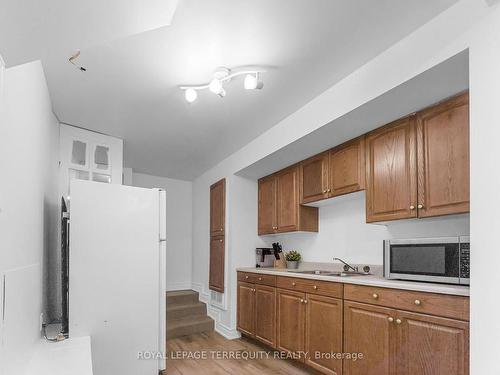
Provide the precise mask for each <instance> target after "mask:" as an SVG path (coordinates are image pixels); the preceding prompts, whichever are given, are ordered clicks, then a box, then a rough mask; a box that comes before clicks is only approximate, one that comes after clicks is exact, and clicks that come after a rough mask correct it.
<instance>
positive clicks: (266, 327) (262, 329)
mask: <svg viewBox="0 0 500 375" xmlns="http://www.w3.org/2000/svg"><path fill="white" fill-rule="evenodd" d="M254 294H255V338H256V339H257V340H260V341H262V342H263V343H264V344H266V345H269V346H271V347H272V346H274V345H275V344H276V288H274V287H272V286H266V285H256V286H255V292H254Z"/></svg>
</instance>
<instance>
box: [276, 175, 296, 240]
mask: <svg viewBox="0 0 500 375" xmlns="http://www.w3.org/2000/svg"><path fill="white" fill-rule="evenodd" d="M298 172H299V171H298V168H296V167H293V168H289V169H285V170H284V171H281V172H279V173H278V174H277V177H276V178H277V182H278V194H277V210H278V211H277V218H278V219H277V223H278V230H279V231H280V232H290V231H294V230H297V227H298V221H297V218H298V209H299V194H298V193H299V178H298V177H299V176H298Z"/></svg>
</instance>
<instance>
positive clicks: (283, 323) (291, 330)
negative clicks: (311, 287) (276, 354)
mask: <svg viewBox="0 0 500 375" xmlns="http://www.w3.org/2000/svg"><path fill="white" fill-rule="evenodd" d="M276 300H277V308H278V313H277V316H278V327H277V332H276V348H277V349H278V350H284V351H287V352H291V353H296V355H297V356H300V357H301V358H303V355H302V354H301V353H303V352H304V333H305V303H304V301H305V294H304V293H301V292H295V291H292V290H285V289H278V290H277V291H276Z"/></svg>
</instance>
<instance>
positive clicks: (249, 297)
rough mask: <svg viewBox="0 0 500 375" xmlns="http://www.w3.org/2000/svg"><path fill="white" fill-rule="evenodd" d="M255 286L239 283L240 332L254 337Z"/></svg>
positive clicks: (238, 309)
mask: <svg viewBox="0 0 500 375" xmlns="http://www.w3.org/2000/svg"><path fill="white" fill-rule="evenodd" d="M254 290H255V285H254V284H249V283H244V282H241V281H240V282H238V306H237V313H238V330H239V331H241V332H243V333H245V334H247V335H249V336H253V335H254V333H255V292H254Z"/></svg>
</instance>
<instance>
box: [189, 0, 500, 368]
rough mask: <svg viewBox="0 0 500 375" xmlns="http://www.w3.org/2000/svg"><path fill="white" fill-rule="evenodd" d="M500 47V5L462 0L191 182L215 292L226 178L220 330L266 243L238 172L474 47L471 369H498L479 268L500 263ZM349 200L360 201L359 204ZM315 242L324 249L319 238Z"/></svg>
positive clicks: (492, 305) (494, 325)
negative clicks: (214, 191)
mask: <svg viewBox="0 0 500 375" xmlns="http://www.w3.org/2000/svg"><path fill="white" fill-rule="evenodd" d="M497 4H498V3H497ZM499 44H500V7H499V6H498V5H496V6H493V7H489V6H488V4H487V3H486V2H485V1H482V0H461V1H459V2H458V3H457V4H456V5H454V6H453V7H451V8H450V9H448V10H447V11H445V12H443V13H442V14H440V15H439V16H438V17H436V18H435V19H433V20H431V21H430V22H429V23H427V24H426V25H424V26H422V27H421V28H420V29H418V30H417V31H415V32H414V33H413V34H411V35H410V36H408V37H407V38H405V39H403V40H402V41H400V42H398V43H397V44H395V45H394V46H392V47H391V48H389V49H388V50H386V51H385V52H384V53H382V54H381V55H379V56H378V57H376V58H375V59H373V60H372V61H370V62H369V63H368V64H366V65H365V66H363V67H361V68H360V69H358V70H357V71H355V72H354V73H352V74H351V75H350V76H348V77H346V78H345V79H344V80H342V81H341V82H339V83H338V84H336V85H335V86H333V87H331V88H330V89H329V90H327V91H326V92H324V93H323V94H321V95H319V96H318V97H317V98H316V99H314V100H313V101H311V102H310V103H308V104H306V105H305V106H304V107H303V108H301V109H300V110H298V111H297V112H295V113H294V114H292V115H290V116H289V117H287V118H285V119H284V120H283V121H281V122H280V123H278V124H277V125H276V126H274V127H273V128H271V129H270V130H268V131H267V132H265V133H264V134H262V135H261V136H259V137H258V138H256V139H255V140H254V141H252V142H250V143H249V144H248V145H246V146H245V147H243V148H242V149H241V150H239V151H238V152H236V153H234V154H233V155H231V156H230V157H228V158H227V159H225V160H224V161H222V162H221V163H219V164H218V165H217V166H215V167H214V168H212V169H210V170H209V171H207V172H205V173H204V174H203V175H201V176H200V177H198V178H197V179H196V180H195V181H194V182H193V259H194V260H196V261H193V286H198V289H199V290H200V291H201V292H202V295H205V296H207V295H208V292H207V291H208V286H207V284H208V266H207V262H208V252H209V242H208V239H209V235H208V225H209V224H208V220H209V210H208V207H209V193H208V192H209V186H210V184H212V183H214V182H215V181H217V180H218V179H220V178H223V177H226V179H227V185H226V191H227V211H228V222H227V223H226V228H227V234H228V236H229V238H228V241H227V242H228V243H227V245H226V246H227V248H226V258H227V264H228V267H229V268H228V270H227V271H226V273H227V276H228V277H226V288H227V294H228V297H229V298H228V301H229V304H228V310H227V311H224V310H222V311H217V312H214V313H213V314H212V315H213V316H215V317H216V319H218V322H217V327H218V329H219V330H220V331H221V332H223V333H225V334H226V335H227V336H228V337H231V336H235V335H237V333H236V331H235V330H234V328H235V323H236V317H235V297H234V295H235V291H236V280H235V276H236V274H235V271H234V268H235V267H237V266H239V265H247V266H249V265H251V264H252V263H253V249H254V248H255V247H256V246H259V245H261V244H262V239H260V238H258V237H257V236H256V232H257V230H256V222H257V220H256V207H257V190H256V189H257V188H256V185H255V183H254V182H253V183H252V182H250V181H245V179H242V178H241V177H237V176H234V173H236V172H238V171H239V170H241V169H243V168H245V167H247V166H249V165H251V164H253V163H254V162H256V161H258V160H260V159H262V158H263V157H265V156H267V155H269V154H270V153H271V152H274V151H275V150H277V149H279V148H281V147H283V146H285V145H287V144H289V143H291V142H293V141H295V140H297V139H299V138H301V137H303V136H305V135H307V134H309V133H310V132H312V131H314V130H316V129H318V128H319V127H321V126H323V125H325V124H327V123H329V122H331V121H333V120H335V119H336V118H339V117H340V116H342V115H344V114H346V113H347V112H349V111H351V110H353V109H355V108H357V107H359V106H360V105H362V104H364V103H366V102H367V101H370V100H372V99H374V98H376V97H378V96H379V95H381V94H383V93H385V92H387V91H388V90H390V89H392V88H394V87H396V86H398V85H399V84H402V83H404V82H405V81H407V80H409V79H411V78H413V77H415V76H416V75H418V74H420V73H422V72H423V71H425V70H427V69H429V68H431V67H433V66H435V65H437V64H438V63H440V62H442V61H444V60H446V59H447V58H449V57H451V56H453V55H455V54H457V53H459V52H461V51H463V50H465V49H467V48H468V49H469V56H470V67H471V71H470V97H471V176H472V178H471V219H470V233H471V236H472V250H473V253H472V264H473V266H472V267H473V268H472V274H473V276H472V278H473V279H472V285H471V294H472V298H471V317H472V324H471V327H472V330H471V337H472V341H471V370H472V371H471V374H473V375H475V374H483V373H491V374H493V373H500V362H498V361H497V359H496V357H497V351H498V345H497V342H496V340H497V337H498V336H499V335H500V323H499V320H498V319H497V317H496V316H494V315H495V311H498V308H500V302H498V301H497V299H496V298H493V297H494V296H496V295H497V294H498V291H497V290H496V289H497V287H498V285H500V279H499V278H500V275H499V274H498V273H495V272H478V271H476V272H475V271H474V270H487V269H491V265H492V264H499V263H500V252H499V251H498V249H497V248H498V246H495V244H496V242H497V239H496V237H497V232H498V228H500V216H499V215H498V209H497V207H498V204H497V202H496V200H495V197H496V195H497V193H498V191H500V168H498V166H497V165H496V164H495V161H497V160H499V157H498V155H497V154H498V153H497V152H496V150H497V146H496V143H497V142H498V141H497V140H498V138H499V135H500V134H499V132H500V128H499V126H498V124H500V118H499V116H500V114H498V111H495V108H496V107H497V105H498V100H499V98H498V92H499V91H500V77H499V75H500V72H499V69H500V68H499V66H500V48H499ZM332 103H334V105H333V104H332ZM238 198H239V199H238ZM345 204H348V203H345ZM351 204H352V205H353V207H352V208H355V206H356V204H358V205H359V204H360V202H359V201H358V202H357V203H356V202H352V203H351ZM346 208H347V207H346ZM332 210H333V209H332ZM357 210H358V211H356V210H355V212H357V215H358V217H357V218H356V216H355V215H356V213H355V212H354V213H353V215H354V216H353V217H352V218H351V219H350V220H352V222H351V223H355V224H356V225H358V226H362V223H360V220H361V217H360V215H361V213H360V212H361V211H360V210H359V206H358V209H357ZM325 215H326V217H327V221H328V220H329V218H328V215H329V213H328V211H327V212H323V213H322V216H323V218H324V217H325ZM330 215H332V213H330ZM330 220H331V225H332V227H333V225H335V222H336V219H335V216H334V215H332V216H330ZM466 220H467V219H464V218H459V219H457V220H456V221H455V222H454V223H453V222H449V224H444V226H443V228H442V229H443V234H445V233H444V232H448V231H449V232H450V233H451V232H462V231H463V230H464V229H466V227H467V222H466ZM429 223H430V222H429ZM429 223H425V222H424V223H423V224H420V225H419V227H420V226H422V227H420V229H417V231H420V230H421V231H422V233H424V232H427V230H429V231H430V230H431V229H432V233H430V234H431V235H439V233H437V231H435V228H437V227H435V225H434V224H429ZM242 225H246V227H245V228H244V227H242ZM321 225H322V226H324V224H321ZM338 225H340V224H338ZM408 225H409V224H408ZM405 227H406V228H405ZM394 228H395V229H391V228H390V229H388V232H387V234H391V235H395V233H396V232H393V231H396V230H397V231H401V232H399V233H398V234H401V233H409V234H411V233H415V232H414V230H415V229H412V228H411V227H410V226H408V227H407V226H406V224H402V226H401V227H399V228H398V226H396V227H394ZM385 230H386V229H384V228H378V229H374V228H368V227H366V228H364V229H363V231H364V233H370V234H369V235H370V236H373V237H371V238H373V239H375V238H376V240H373V241H375V242H377V241H379V240H380V239H381V238H382V237H384V236H385V233H383V231H385ZM439 232H441V230H439ZM321 237H322V238H323V235H321ZM347 240H348V239H347V236H346V237H345V238H343V239H342V241H340V242H341V243H344V244H345V243H346V241H347ZM266 241H267V240H266ZM301 241H305V242H307V241H309V242H310V243H312V242H314V241H313V240H301ZM320 241H321V242H322V243H323V244H324V245H325V246H326V245H327V244H328V242H329V241H330V239H329V238H328V235H326V237H324V240H323V239H322V240H320ZM371 241H372V240H370V241H369V242H368V243H365V245H367V247H366V249H365V250H354V251H355V252H356V254H357V255H356V258H357V259H367V260H370V259H372V258H371V257H372V255H371V254H369V253H368V252H369V251H375V250H369V249H372V246H374V245H372V244H371ZM305 242H303V243H305ZM375 242H373V243H375ZM360 244H361V242H360ZM314 246H317V248H319V245H318V244H314ZM330 248H331V247H330ZM346 249H347V247H346V245H344V246H343V250H342V251H344V252H346V253H347V252H349V254H352V251H353V250H351V249H349V250H346ZM373 249H375V247H373ZM358 251H366V253H362V252H358ZM308 252H311V254H309V253H308ZM318 254H319V253H316V252H314V254H313V251H310V250H306V255H307V257H309V256H310V257H311V258H315V257H318V258H321V259H326V258H325V257H326V255H325V254H326V253H324V252H322V253H321V255H318ZM379 263H380V262H379ZM494 340H495V341H494Z"/></svg>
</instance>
